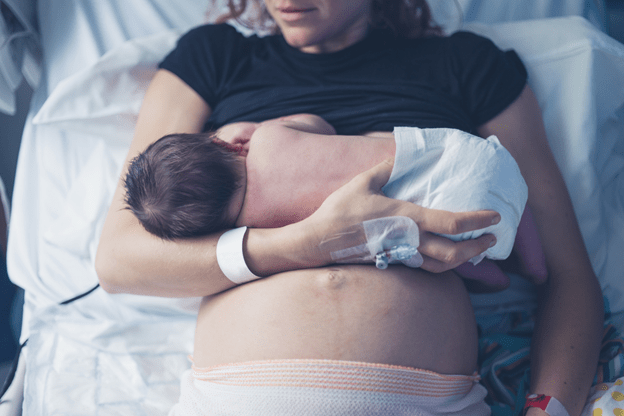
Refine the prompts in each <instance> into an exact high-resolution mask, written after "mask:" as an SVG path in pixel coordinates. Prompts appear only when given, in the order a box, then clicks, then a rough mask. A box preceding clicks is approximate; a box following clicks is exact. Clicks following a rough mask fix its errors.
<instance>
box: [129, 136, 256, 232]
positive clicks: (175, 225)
mask: <svg viewBox="0 0 624 416" xmlns="http://www.w3.org/2000/svg"><path fill="white" fill-rule="evenodd" d="M236 150H237V147H236V146H233V145H228V144H224V143H223V142H221V141H219V140H218V139H216V138H215V135H214V134H213V133H198V134H171V135H168V136H165V137H163V138H161V139H159V140H157V141H156V142H154V143H152V144H151V145H150V146H149V147H148V148H147V149H145V151H143V152H142V153H141V154H139V155H138V156H137V157H135V158H134V159H133V160H132V162H131V163H130V166H129V167H128V173H127V174H126V177H125V180H124V185H125V189H126V204H127V208H128V209H130V210H131V211H132V212H133V214H134V215H135V216H136V217H137V218H138V220H139V221H140V222H141V224H142V225H143V227H144V228H145V229H146V230H147V231H149V232H150V233H152V234H154V235H156V236H158V237H161V238H164V239H168V240H170V239H175V238H184V237H195V236H201V235H207V234H211V233H213V232H216V231H219V230H222V229H226V228H231V227H232V226H233V225H234V222H235V221H236V215H237V212H236V213H233V211H232V209H231V206H232V203H233V199H235V198H236V197H237V195H239V194H240V193H241V192H239V191H240V188H241V187H244V182H245V178H244V169H245V167H244V166H245V162H244V159H243V158H242V157H241V156H240V155H239V154H238V153H237V151H236Z"/></svg>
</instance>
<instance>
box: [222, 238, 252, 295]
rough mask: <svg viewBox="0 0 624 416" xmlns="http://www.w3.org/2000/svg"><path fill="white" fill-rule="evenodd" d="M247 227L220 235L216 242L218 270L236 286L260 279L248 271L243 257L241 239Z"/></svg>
mask: <svg viewBox="0 0 624 416" xmlns="http://www.w3.org/2000/svg"><path fill="white" fill-rule="evenodd" d="M246 231H247V227H239V228H235V229H233V230H229V231H226V232H225V233H223V234H221V237H219V241H218V242H217V263H219V268H220V269H221V271H222V272H223V274H224V275H225V277H227V278H228V279H230V280H231V281H232V282H234V283H236V284H237V285H240V284H243V283H247V282H250V281H252V280H256V279H260V276H256V275H255V274H253V273H252V272H251V270H249V267H247V263H245V257H244V256H243V239H244V238H245V232H246Z"/></svg>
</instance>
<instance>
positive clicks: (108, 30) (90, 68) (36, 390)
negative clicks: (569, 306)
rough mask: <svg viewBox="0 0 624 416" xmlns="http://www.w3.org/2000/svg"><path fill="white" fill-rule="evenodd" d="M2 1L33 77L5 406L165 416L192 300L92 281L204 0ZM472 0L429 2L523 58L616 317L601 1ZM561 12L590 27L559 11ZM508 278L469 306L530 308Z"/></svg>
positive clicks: (15, 230)
mask: <svg viewBox="0 0 624 416" xmlns="http://www.w3.org/2000/svg"><path fill="white" fill-rule="evenodd" d="M0 3H2V4H3V15H6V14H7V13H13V16H12V18H14V19H17V20H22V21H23V24H22V26H21V27H19V30H22V31H26V32H28V33H29V34H28V35H23V37H28V36H32V38H33V41H32V42H28V43H25V44H24V48H25V50H26V51H27V52H24V54H25V55H24V56H26V55H28V56H30V58H24V59H25V60H28V62H29V63H27V64H24V63H23V62H20V63H18V65H16V66H15V68H14V69H15V70H14V71H13V72H12V74H13V76H16V75H15V74H16V73H18V72H22V73H27V74H29V75H28V77H29V78H31V81H32V82H33V83H35V84H36V83H37V82H38V86H37V88H36V90H35V92H34V95H33V99H32V103H31V109H30V113H29V115H28V119H27V122H26V126H25V128H24V133H23V138H22V144H21V148H20V153H19V160H18V167H17V174H16V181H15V187H14V197H13V205H12V217H11V225H10V230H11V233H10V236H9V250H8V257H7V261H8V269H9V275H10V277H11V280H12V281H13V282H14V283H15V284H17V285H18V286H20V287H22V288H23V289H24V290H25V305H24V312H23V314H24V319H23V326H22V339H21V341H22V342H23V341H25V340H26V339H28V344H27V345H26V347H25V348H24V349H23V350H22V352H21V355H20V359H19V363H18V366H17V371H16V372H15V378H14V379H13V382H12V383H11V385H10V388H9V391H8V392H7V394H6V395H5V396H4V397H3V400H5V403H2V404H0V415H2V416H6V415H10V416H14V415H17V414H20V412H22V411H23V414H25V415H28V416H30V415H65V414H72V415H74V414H75V415H109V414H110V415H166V414H167V412H168V409H169V407H171V405H172V404H173V403H175V401H176V400H177V397H178V393H179V377H180V375H181V374H182V372H183V371H184V370H185V369H187V368H188V367H189V365H190V363H189V361H188V359H187V356H188V354H190V353H191V352H192V341H193V332H194V325H195V314H196V311H197V307H198V299H161V298H152V297H140V296H132V295H109V294H107V293H105V292H104V291H102V290H101V289H95V288H96V287H97V286H96V285H97V276H96V274H95V271H94V267H93V260H94V256H95V251H96V247H97V242H98V237H99V233H100V230H101V227H102V224H103V220H104V216H105V213H106V210H107V206H108V204H109V201H110V199H111V197H112V193H113V190H114V188H115V186H116V183H117V178H118V175H119V172H120V170H121V166H122V162H123V158H124V156H125V154H126V151H127V148H128V145H129V143H130V140H131V137H132V130H133V125H134V122H135V120H136V115H137V113H138V110H139V106H140V103H141V99H142V96H143V93H144V92H145V89H146V87H147V85H148V83H149V81H150V79H151V77H152V75H153V74H154V72H155V65H156V63H157V62H158V61H159V60H160V59H162V57H163V56H164V55H165V54H166V53H167V51H168V50H170V49H171V48H173V47H174V45H175V41H176V39H177V37H178V36H179V34H181V33H183V32H184V31H185V30H187V29H188V28H190V27H192V26H195V25H198V24H201V23H203V21H204V16H205V12H206V10H205V9H206V7H207V2H202V1H196V0H177V1H170V0H97V1H96V0H38V1H34V0H33V1H20V2H19V4H18V2H13V1H8V0H0ZM483 3H486V2H481V1H479V0H472V1H471V0H466V1H462V0H458V1H457V2H455V3H453V2H448V1H444V0H438V1H433V2H432V6H433V10H434V13H435V15H436V16H438V17H439V20H440V21H441V22H443V23H444V24H445V26H446V27H447V28H448V29H449V30H456V29H459V28H460V27H463V26H465V27H467V28H468V29H469V30H472V31H475V32H477V33H481V34H483V35H486V36H489V37H490V38H492V39H493V40H494V41H495V43H497V44H498V45H499V46H500V47H501V48H514V49H516V51H517V52H518V53H519V55H520V56H521V57H522V59H523V60H524V62H525V64H526V65H527V67H528V71H529V81H530V84H531V86H532V87H533V89H534V90H535V92H536V95H537V97H538V100H539V102H540V105H541V107H542V110H543V114H544V119H545V122H546V127H547V131H548V135H549V141H550V144H551V146H552V148H553V152H554V154H555V157H556V160H557V163H558V164H559V166H560V168H561V170H562V172H563V175H564V178H565V180H566V183H567V185H568V188H569V190H570V193H571V196H572V200H573V203H574V207H575V210H576V214H577V216H578V218H579V222H580V226H581V230H582V233H583V237H584V239H585V243H586V246H587V248H588V251H589V254H590V256H591V260H592V264H593V266H594V269H595V271H596V273H597V275H598V276H599V278H600V281H601V285H602V288H603V291H604V296H605V300H606V304H607V307H608V310H609V313H610V318H611V319H612V320H613V321H614V322H615V323H616V326H618V327H619V328H620V329H624V318H623V316H624V279H622V278H621V276H622V270H624V256H623V255H622V253H624V175H621V173H622V172H624V87H622V86H623V85H624V46H623V45H621V44H619V43H618V42H616V41H614V40H613V39H611V38H609V37H608V36H606V35H605V34H604V33H602V32H601V29H603V28H604V26H603V22H604V16H603V14H602V13H603V12H602V10H603V9H602V3H601V2H586V1H578V0H533V1H528V0H527V1H526V2H514V1H509V2H498V1H497V2H487V3H488V4H489V5H492V4H496V5H498V6H496V7H494V8H490V9H489V12H488V7H486V6H485V5H484V4H483ZM507 3H508V6H507V7H506V8H505V6H504V4H507ZM520 3H522V4H524V5H525V7H523V8H522V9H519V8H518V7H517V4H520ZM455 4H460V5H461V6H462V10H464V13H463V19H464V20H463V22H462V21H461V20H460V19H458V18H457V16H458V15H457V9H455V8H454V7H455ZM568 14H576V15H581V16H584V17H586V18H587V19H589V20H590V21H591V22H592V23H589V21H588V20H586V19H584V18H583V17H578V16H577V17H557V16H561V15H568ZM35 17H36V21H35V20H34V18H35ZM523 19H531V20H524V21H521V22H518V21H516V20H523ZM501 21H502V22H501ZM496 22H498V23H496ZM486 23H487V24H486ZM493 23H495V24H493ZM3 30H5V29H3ZM29 31H31V32H32V33H31V32H29ZM24 62H25V61H24ZM20 69H22V70H23V71H20ZM38 71H40V72H38ZM5 72H6V71H5ZM1 73H2V72H0V74H1ZM39 73H40V75H39V76H37V74H39ZM17 76H19V75H17ZM7 84H8V83H7ZM3 91H5V92H6V91H8V92H9V93H10V88H7V89H5V90H3ZM7 102H10V97H9V99H8V101H7ZM512 282H513V284H512V287H511V288H510V289H509V290H507V291H505V292H503V293H500V294H497V295H475V296H473V304H474V306H475V312H476V313H477V316H487V315H491V314H493V313H510V312H513V311H518V310H527V309H528V308H530V307H532V305H534V298H533V293H532V290H531V287H530V285H529V284H528V283H526V282H525V281H523V280H521V279H518V278H515V277H514V278H513V279H512ZM81 295H85V296H81Z"/></svg>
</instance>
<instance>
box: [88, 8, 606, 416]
mask: <svg viewBox="0 0 624 416" xmlns="http://www.w3.org/2000/svg"><path fill="white" fill-rule="evenodd" d="M280 1H281V0H275V1H272V0H267V1H266V2H267V7H268V9H269V12H270V13H271V14H272V15H273V17H274V18H275V20H276V21H277V23H278V25H279V26H280V29H281V31H282V33H283V34H284V37H285V39H286V41H287V42H288V43H289V44H290V45H291V46H293V47H296V48H299V49H300V50H302V51H303V52H308V53H321V52H328V51H335V50H340V49H343V48H345V47H348V46H350V45H352V44H353V43H355V42H356V41H357V40H359V39H361V38H362V37H363V36H364V33H365V30H364V28H363V24H364V19H363V18H362V17H359V14H360V13H359V12H360V11H362V12H363V14H366V13H368V10H369V7H370V6H369V4H370V3H368V2H365V3H364V5H365V6H362V7H360V9H356V10H350V9H349V7H348V6H344V3H345V2H347V1H348V0H334V1H330V0H326V1H323V0H307V1H306V2H305V4H303V1H302V2H296V3H297V4H295V2H294V1H286V0H283V2H284V5H285V6H293V7H295V9H296V8H298V7H300V8H304V9H308V8H312V9H315V10H316V9H318V10H319V12H320V11H322V10H326V9H324V8H326V7H329V6H327V4H329V5H330V6H331V7H333V6H332V5H333V4H334V3H336V4H339V3H340V4H342V6H340V7H345V13H341V14H334V15H331V16H329V17H327V15H323V16H325V17H326V19H324V20H322V22H320V21H318V20H306V19H307V17H306V18H305V19H304V18H303V17H304V16H303V15H302V16H301V19H298V18H296V19H292V20H294V22H293V21H290V22H288V24H287V22H285V19H282V18H281V17H280V16H277V13H276V10H278V9H279V7H280V6H281V5H282V4H280ZM299 3H301V4H299ZM358 4H359V2H358ZM336 7H338V6H336ZM327 10H328V9H327ZM349 10H350V11H349ZM346 11H349V13H347V12H346ZM295 12H296V11H295ZM314 13H317V12H314ZM295 14H296V13H295ZM332 16H339V19H334V18H333V17H332ZM295 17H296V16H295ZM309 17H312V12H310V16H309ZM295 23H297V25H295ZM320 23H323V25H322V26H321V25H320ZM210 113H211V109H210V108H209V107H208V105H207V104H206V103H205V102H204V101H203V100H202V98H201V97H200V96H199V95H198V94H197V93H196V92H195V91H193V90H192V89H191V88H190V87H188V85H186V84H185V83H184V82H182V81H181V80H180V79H179V78H177V77H176V76H175V75H173V74H171V73H169V72H167V71H165V70H160V71H158V73H157V74H156V76H155V78H154V79H153V81H152V83H151V85H150V87H149V89H148V91H147V93H146V96H145V100H144V103H143V107H142V109H141V112H140V115H139V119H138V122H137V127H136V130H135V136H134V139H133V141H132V144H131V146H130V149H129V152H128V158H127V160H126V164H125V167H124V171H123V172H122V177H123V176H124V174H125V169H127V164H128V161H129V160H131V158H133V157H134V156H136V155H137V154H138V153H139V152H140V151H142V150H143V149H145V148H146V147H147V146H148V145H149V144H150V143H152V142H154V141H155V140H157V139H158V138H159V137H162V136H163V135H165V134H169V133H196V132H199V131H201V128H202V126H203V124H204V122H205V121H206V119H207V118H208V117H209V115H210ZM479 134H480V135H482V136H486V137H487V136H488V135H490V134H496V135H497V136H498V138H499V140H500V141H501V143H502V144H503V145H504V146H505V147H506V148H507V149H508V150H509V151H510V152H511V154H512V156H514V158H515V159H516V161H517V162H518V164H519V166H520V169H521V170H522V173H523V175H524V177H525V180H526V182H527V184H528V186H529V206H530V207H531V209H532V211H533V214H534V217H535V221H536V223H537V226H538V229H539V231H540V237H541V239H542V243H543V247H544V250H545V254H546V260H547V265H548V269H549V280H548V283H547V284H546V285H545V286H544V287H543V288H542V289H541V299H540V310H539V315H538V319H537V328H536V332H535V334H534V337H533V348H532V351H533V352H532V379H531V392H536V393H545V394H549V395H553V396H555V397H557V398H558V399H559V400H560V401H561V402H562V403H563V404H564V406H565V407H566V409H567V410H568V412H569V413H570V415H578V414H580V411H581V409H582V406H583V404H584V402H585V398H586V397H587V393H588V390H589V386H590V384H591V380H592V377H593V373H594V371H595V368H596V362H597V356H598V351H599V347H600V337H601V332H602V311H603V305H602V296H601V293H600V287H599V285H598V281H597V279H596V277H595V275H594V273H593V271H592V268H591V265H590V263H589V260H588V256H587V253H586V251H585V249H584V246H583V242H582V239H581V236H580V232H579V230H578V225H577V223H576V220H575V218H574V212H573V209H572V204H571V203H570V199H569V196H568V194H567V190H566V188H565V184H564V183H563V180H562V179H561V174H560V173H559V171H558V169H557V167H556V164H555V162H554V159H553V158H552V154H551V152H550V149H549V148H548V143H547V140H546V135H545V132H544V128H543V122H542V119H541V114H540V111H539V106H538V105H537V102H536V100H535V98H534V96H533V94H532V92H531V91H530V89H529V88H528V87H527V88H526V89H525V91H524V92H523V93H522V95H521V96H520V97H519V98H518V99H517V100H516V101H515V102H514V103H513V104H512V105H511V106H509V107H508V108H507V109H505V110H504V111H503V112H502V113H501V114H499V115H498V116H496V117H495V118H494V119H492V120H490V121H489V122H487V123H485V124H484V125H483V126H480V128H479ZM391 169H392V162H391V161H387V162H382V163H381V164H379V165H377V166H376V167H375V168H373V169H371V170H369V171H367V172H364V173H362V174H360V175H358V176H356V177H355V178H354V179H353V180H351V181H350V182H349V183H347V184H346V185H345V186H343V187H341V188H340V189H339V190H338V191H336V192H334V193H333V194H332V195H330V196H329V197H328V198H327V199H326V200H325V202H324V203H323V204H322V205H321V207H320V208H319V209H318V210H317V211H316V212H315V213H314V214H312V215H311V216H310V217H308V218H307V219H305V220H303V221H300V222H298V223H295V224H291V225H288V226H285V227H280V228H276V229H252V230H250V231H249V232H248V233H247V235H246V239H245V241H244V246H243V252H244V255H245V260H246V262H247V264H248V266H249V268H250V269H251V270H252V272H254V273H255V274H257V275H260V276H269V275H273V274H275V273H279V272H286V271H289V270H298V269H307V268H312V267H320V266H324V265H326V264H329V263H330V261H331V259H330V258H329V257H328V255H327V254H326V253H322V252H321V251H320V250H319V249H318V244H319V242H320V241H321V239H322V237H323V236H324V235H327V234H329V233H330V232H333V233H335V232H336V231H337V230H338V231H339V230H343V229H347V228H348V227H349V226H350V225H352V224H358V223H360V222H362V221H364V220H366V219H371V218H378V217H385V216H391V215H405V216H409V217H411V218H413V219H414V221H415V222H416V223H417V224H418V226H419V228H420V230H421V245H420V247H419V250H420V251H421V252H422V254H423V257H424V260H425V261H424V264H423V266H422V269H423V270H427V271H431V272H435V273H440V272H444V271H446V270H450V269H452V268H455V267H456V266H458V265H460V264H462V263H464V262H465V261H467V260H468V259H470V258H471V257H474V256H475V255H477V254H479V253H481V252H483V251H485V250H486V249H487V248H488V246H489V244H490V243H491V242H492V237H491V236H482V237H480V238H479V239H476V240H467V241H463V242H459V243H453V242H452V241H450V240H448V239H445V238H442V237H437V236H436V235H434V234H433V233H442V234H457V233H460V232H466V231H470V230H474V229H479V228H484V227H486V226H488V225H489V224H491V223H492V221H495V220H496V218H497V214H496V213H492V212H487V211H485V212H478V213H456V214H452V213H448V212H444V211H436V210H427V209H423V208H421V207H418V206H416V205H414V204H410V203H406V202H404V201H398V200H393V199H389V198H386V197H384V196H383V195H381V193H380V189H381V186H383V184H384V183H385V182H387V180H388V177H389V176H390V172H391ZM123 200H124V191H123V186H121V184H120V186H118V188H117V191H116V193H115V195H114V198H113V202H112V204H111V208H110V210H109V213H108V216H107V219H106V222H105V225H104V229H103V231H102V236H101V240H100V244H99V246H98V254H97V257H96V265H95V266H96V270H97V272H98V276H99V278H100V282H101V285H102V287H103V288H104V289H105V290H107V291H109V292H111V293H122V292H123V293H135V294H151V295H160V296H197V295H203V296H208V295H211V294H215V293H219V292H222V291H224V290H226V289H229V288H232V287H233V286H234V285H233V283H232V282H230V281H229V280H228V279H227V278H226V277H225V276H223V275H222V273H221V271H220V269H219V267H218V264H217V262H216V256H215V246H216V242H217V240H218V237H219V235H212V236H207V237H205V238H200V239H193V240H188V241H176V242H164V241H162V240H160V239H158V238H156V237H153V236H151V235H150V234H149V233H147V232H146V231H144V230H143V229H142V228H141V226H140V224H139V223H138V221H137V220H136V219H135V218H134V217H133V216H132V214H131V213H129V212H128V211H127V210H124V209H123V206H124V204H123ZM362 272H363V273H366V272H364V271H362ZM180 276H183V278H180ZM327 276H328V278H329V276H330V274H327ZM415 276H416V275H415ZM265 280H266V281H270V280H269V279H265ZM329 280H330V281H333V279H329ZM237 290H238V289H237ZM529 414H530V415H540V414H541V415H544V414H545V413H544V412H542V411H541V410H539V409H531V410H530V411H529Z"/></svg>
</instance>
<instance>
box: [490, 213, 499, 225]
mask: <svg viewBox="0 0 624 416" xmlns="http://www.w3.org/2000/svg"><path fill="white" fill-rule="evenodd" d="M500 220H501V217H500V215H497V216H495V217H494V218H492V225H495V224H498V223H499V222H500Z"/></svg>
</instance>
